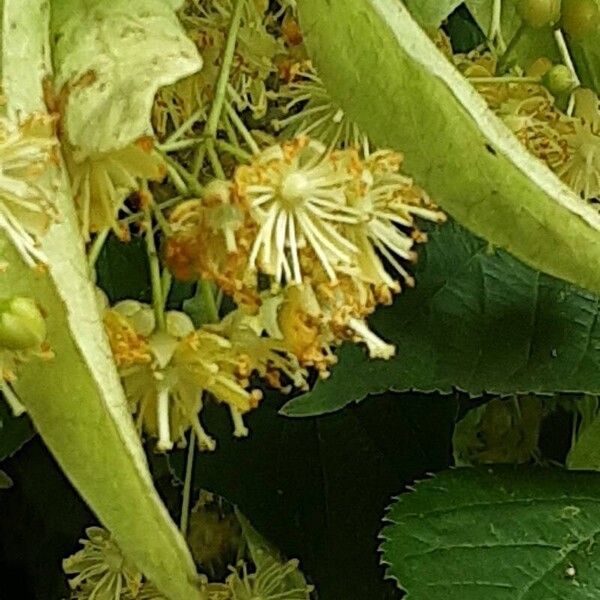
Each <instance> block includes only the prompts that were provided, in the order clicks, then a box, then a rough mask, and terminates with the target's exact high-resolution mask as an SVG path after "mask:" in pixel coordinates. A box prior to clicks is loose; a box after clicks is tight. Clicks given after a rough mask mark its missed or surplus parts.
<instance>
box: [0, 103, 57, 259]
mask: <svg viewBox="0 0 600 600" xmlns="http://www.w3.org/2000/svg"><path fill="white" fill-rule="evenodd" d="M56 144H57V141H56V138H55V137H54V119H53V118H52V117H50V116H48V115H34V116H32V117H30V118H29V119H28V120H27V121H25V122H24V123H22V124H21V125H16V124H14V123H12V122H11V121H9V120H8V119H6V118H4V117H2V118H0V228H1V229H2V230H3V231H4V232H5V233H6V234H7V236H8V237H9V238H10V240H11V241H12V242H13V244H14V245H15V247H16V248H17V250H18V252H19V254H20V255H21V256H22V258H23V260H24V261H25V262H26V263H27V264H28V265H29V266H35V264H36V262H41V263H43V262H45V256H44V253H43V252H42V251H41V250H40V248H39V241H40V238H41V237H42V236H43V235H44V233H45V232H46V230H47V229H48V227H49V225H50V223H51V222H52V221H53V220H54V219H55V217H56V212H55V208H54V204H53V201H52V199H51V196H50V190H49V189H47V185H43V183H42V176H43V175H44V173H45V172H46V169H47V167H48V165H49V164H50V162H51V160H52V156H53V150H54V148H55V146H56Z"/></svg>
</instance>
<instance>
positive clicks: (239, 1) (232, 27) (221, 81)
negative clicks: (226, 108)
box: [205, 0, 245, 137]
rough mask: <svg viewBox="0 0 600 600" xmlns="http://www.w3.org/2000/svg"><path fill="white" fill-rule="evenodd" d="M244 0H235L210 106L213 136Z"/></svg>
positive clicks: (209, 126)
mask: <svg viewBox="0 0 600 600" xmlns="http://www.w3.org/2000/svg"><path fill="white" fill-rule="evenodd" d="M244 1H245V0H235V4H234V7H233V12H232V14H231V22H230V24H229V31H228V33H227V40H226V42H225V51H224V53H223V62H222V63H221V70H220V71H219V78H218V79H217V86H216V89H215V97H214V100H213V103H212V105H211V107H210V113H209V115H208V119H207V121H206V130H205V131H206V134H207V135H208V136H211V137H215V136H216V134H217V129H218V126H219V119H220V118H221V110H222V108H223V101H224V100H225V92H226V90H227V83H228V81H229V71H230V70H231V64H232V62H233V54H234V52H235V44H236V41H237V35H238V31H239V29H240V21H241V18H242V9H243V8H244Z"/></svg>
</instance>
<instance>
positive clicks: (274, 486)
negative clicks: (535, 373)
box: [171, 394, 456, 600]
mask: <svg viewBox="0 0 600 600" xmlns="http://www.w3.org/2000/svg"><path fill="white" fill-rule="evenodd" d="M274 402H275V400H274V398H273V396H272V395H269V396H267V397H266V398H265V400H264V401H263V405H262V406H261V407H260V409H259V410H257V411H255V412H254V413H250V414H249V415H248V417H247V422H248V426H249V428H250V438H249V439H246V440H239V439H233V438H232V437H231V426H230V424H229V423H228V420H227V414H226V411H224V410H223V409H222V407H214V410H209V409H211V408H212V407H210V406H209V407H207V409H206V410H205V411H204V412H203V415H204V414H205V413H208V414H207V415H206V416H207V418H206V427H207V429H208V430H209V431H210V432H211V433H216V434H218V440H219V442H218V444H219V445H218V447H217V450H216V451H215V453H213V454H202V455H200V456H198V457H197V460H196V473H195V480H196V483H197V486H198V487H199V488H205V489H208V490H210V491H213V492H216V493H218V494H220V495H223V496H225V497H226V498H227V499H228V500H230V501H231V502H233V503H235V504H237V505H238V506H239V509H240V510H241V511H242V512H243V513H244V515H246V516H247V518H248V519H249V520H250V522H251V523H252V526H253V527H255V528H256V529H257V530H258V531H259V532H260V533H261V534H262V535H263V536H265V537H266V538H267V539H268V540H269V541H270V542H272V543H273V544H274V545H275V546H276V547H277V548H278V549H280V550H281V551H282V552H283V554H284V555H285V556H286V557H287V558H298V559H299V560H300V566H301V569H302V571H303V572H304V573H305V574H306V576H307V579H308V580H309V581H310V582H311V583H314V584H315V586H316V588H317V591H318V594H319V596H318V597H319V600H340V599H341V598H343V599H344V600H366V599H369V600H371V599H373V600H392V599H396V598H398V597H399V593H398V592H397V591H396V590H395V589H394V587H393V586H391V585H390V584H389V582H384V581H383V571H382V569H381V568H380V566H379V565H378V559H377V553H376V549H377V544H378V542H377V531H378V529H379V526H380V522H381V515H382V513H383V510H384V507H385V506H386V505H387V504H388V503H389V498H390V496H391V495H392V494H393V493H394V492H396V491H397V490H398V489H400V488H401V487H402V485H404V484H406V483H408V482H409V481H412V480H413V479H414V478H415V477H418V476H422V475H423V474H424V473H426V472H428V471H431V470H439V469H441V468H445V467H446V466H447V465H448V464H449V462H450V460H451V449H450V440H451V436H452V428H453V425H454V416H455V413H456V402H455V401H454V399H453V398H450V397H439V396H425V395H417V394H410V395H406V396H400V395H396V394H389V395H387V396H381V397H378V398H376V399H374V400H373V402H367V403H364V404H362V405H360V406H355V407H352V408H349V409H347V410H345V411H342V412H340V413H338V414H336V415H331V416H328V417H325V418H322V419H318V420H317V419H303V420H297V419H295V420H291V419H284V418H282V417H279V416H278V415H277V407H276V406H275V405H274ZM183 454H185V453H183V452H182V453H181V454H180V455H179V456H175V457H173V456H172V457H171V461H172V463H173V464H174V466H175V469H176V472H177V473H179V474H181V473H182V469H183V462H184V460H183Z"/></svg>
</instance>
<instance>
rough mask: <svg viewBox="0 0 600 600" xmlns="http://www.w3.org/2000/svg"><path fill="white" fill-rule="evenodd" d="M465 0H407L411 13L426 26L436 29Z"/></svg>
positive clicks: (407, 6)
mask: <svg viewBox="0 0 600 600" xmlns="http://www.w3.org/2000/svg"><path fill="white" fill-rule="evenodd" d="M462 1H463V0H406V2H405V4H406V8H408V10H409V11H410V14H411V15H412V16H413V17H414V18H415V20H416V21H418V22H419V24H420V25H422V26H423V27H426V28H433V29H436V28H438V27H439V26H440V24H441V23H442V21H443V20H444V19H445V18H446V17H447V16H448V15H449V14H450V13H451V12H452V11H453V10H454V9H455V8H456V7H457V6H458V5H459V4H462Z"/></svg>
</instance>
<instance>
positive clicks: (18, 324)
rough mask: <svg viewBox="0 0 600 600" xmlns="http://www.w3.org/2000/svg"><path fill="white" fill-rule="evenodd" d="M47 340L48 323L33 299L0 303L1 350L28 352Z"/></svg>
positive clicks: (2, 301) (21, 298)
mask: <svg viewBox="0 0 600 600" xmlns="http://www.w3.org/2000/svg"><path fill="white" fill-rule="evenodd" d="M45 338H46V321H45V320H44V317H43V315H42V313H41V312H40V309H39V308H38V306H37V304H36V303H35V302H34V301H33V300H32V299H31V298H23V297H21V296H15V297H14V298H11V299H9V300H1V301H0V348H5V349H8V350H27V349H29V348H35V347H36V346H39V345H40V344H41V343H42V342H43V341H44V339H45Z"/></svg>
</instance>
